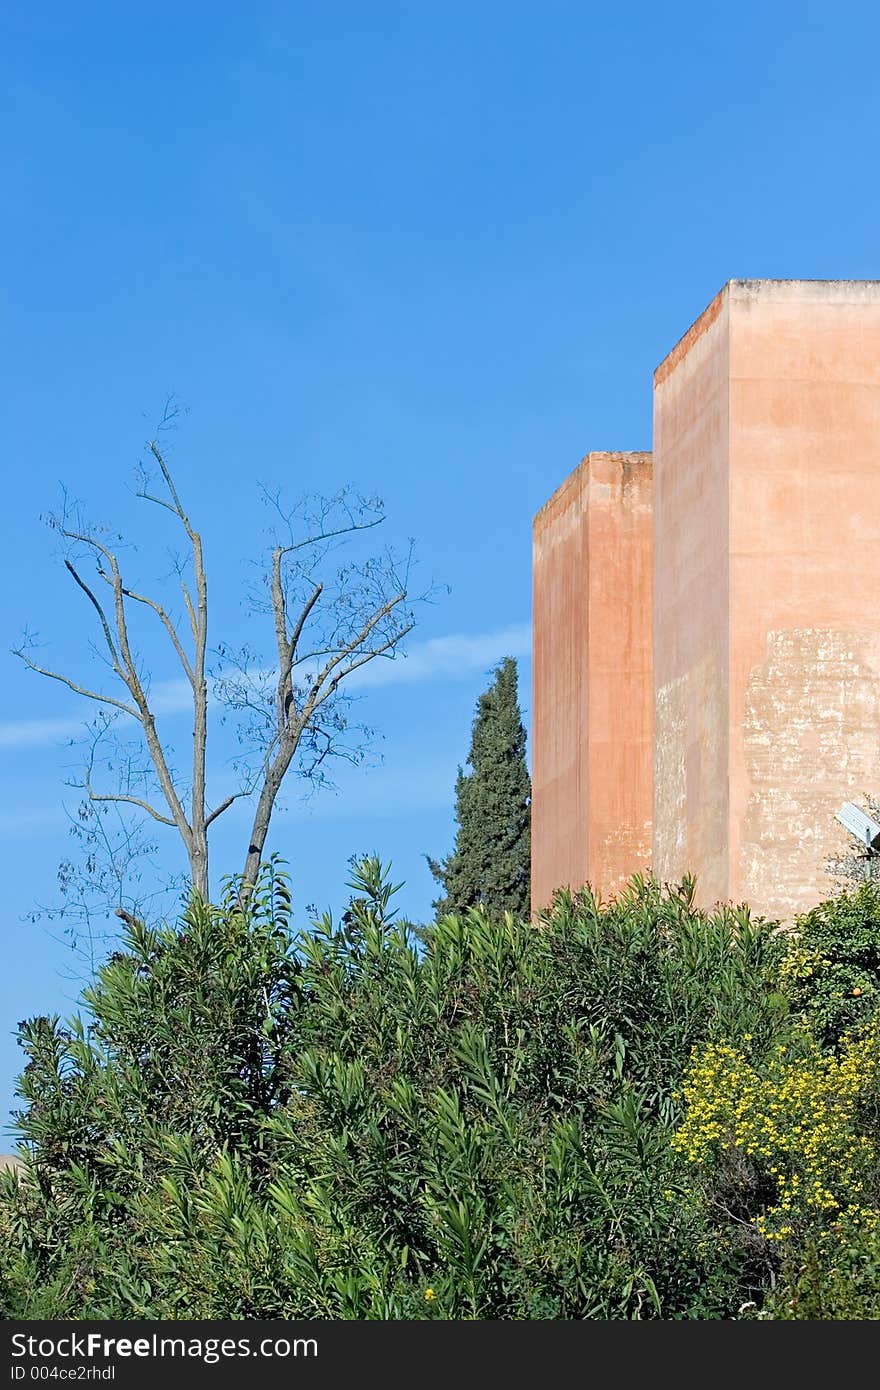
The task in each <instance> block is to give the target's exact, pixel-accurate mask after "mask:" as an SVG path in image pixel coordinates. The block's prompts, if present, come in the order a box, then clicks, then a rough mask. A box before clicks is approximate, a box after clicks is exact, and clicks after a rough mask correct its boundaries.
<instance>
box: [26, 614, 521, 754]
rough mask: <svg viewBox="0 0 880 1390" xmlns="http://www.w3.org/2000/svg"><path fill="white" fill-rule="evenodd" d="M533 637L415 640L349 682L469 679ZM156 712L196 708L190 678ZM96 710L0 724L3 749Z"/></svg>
mask: <svg viewBox="0 0 880 1390" xmlns="http://www.w3.org/2000/svg"><path fill="white" fill-rule="evenodd" d="M531 641H532V634H531V628H530V626H529V624H528V623H512V624H510V625H509V626H508V627H502V628H498V629H496V630H495V631H494V632H481V633H453V634H451V635H450V636H448V637H432V638H430V639H429V640H428V641H426V642H413V643H412V644H411V645H410V647H409V648H408V650H407V651H406V652H401V653H400V654H399V655H397V656H395V657H394V658H385V657H377V658H376V659H375V660H374V661H370V662H368V663H367V664H366V665H365V666H362V667H361V668H360V670H358V671H354V672H353V673H352V675H351V676H350V677H349V681H348V684H349V686H350V687H351V688H352V689H354V688H355V687H356V688H357V689H359V690H364V689H368V688H372V687H375V686H382V685H398V684H399V685H403V684H411V683H413V682H416V681H450V680H464V679H467V678H468V677H470V676H473V675H474V674H475V673H477V672H480V671H486V670H488V669H489V667H491V666H493V665H494V664H495V663H496V662H498V661H501V660H502V659H503V658H504V657H505V656H513V657H527V656H528V655H529V654H530V652H531ZM150 697H151V703H152V706H153V710H154V712H155V713H156V714H159V715H175V714H183V713H186V712H187V711H188V710H190V709H192V692H191V690H190V687H189V683H188V682H187V681H186V680H183V679H180V680H164V681H154V683H153V686H152V689H151V692H150ZM94 712H95V710H94V707H93V706H83V707H81V708H80V711H79V713H76V712H73V713H71V714H70V715H67V716H63V717H60V718H53V719H10V720H5V721H0V750H3V749H7V750H13V749H25V748H45V747H50V746H51V745H52V744H57V743H63V742H65V741H66V740H68V739H71V738H74V737H76V736H77V735H78V734H81V733H82V731H83V728H84V726H85V724H86V722H87V721H88V720H89V719H90V718H91V717H93V715H94Z"/></svg>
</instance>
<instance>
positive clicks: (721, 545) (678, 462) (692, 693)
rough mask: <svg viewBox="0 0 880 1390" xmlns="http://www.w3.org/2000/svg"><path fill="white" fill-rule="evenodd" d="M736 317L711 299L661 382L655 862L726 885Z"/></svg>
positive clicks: (712, 885) (659, 870)
mask: <svg viewBox="0 0 880 1390" xmlns="http://www.w3.org/2000/svg"><path fill="white" fill-rule="evenodd" d="M729 314H730V304H729V296H728V292H727V289H726V288H725V289H724V290H722V291H721V293H720V294H719V295H718V296H716V298H715V299H713V301H712V303H711V304H710V305H709V307H708V309H706V311H705V312H704V313H703V314H702V315H701V316H700V318H698V319H697V321H696V323H695V324H694V325H693V327H692V328H690V329H689V330H688V332H687V333H686V334H685V336H684V337H683V338H682V339H681V341H680V342H679V343H678V344H677V345H676V347H675V348H673V350H672V352H671V353H670V354H669V356H668V357H667V358H666V360H665V361H664V362H663V363H662V364H661V366H660V367H658V369H657V371H656V373H655V376H654V615H653V616H654V814H653V865H654V872H655V873H656V874H657V876H658V877H659V878H661V879H663V880H670V881H677V880H678V879H680V878H681V876H682V875H683V874H684V873H687V872H689V871H695V872H697V873H698V874H699V884H700V889H701V891H702V894H703V896H704V897H705V898H706V899H707V900H708V901H713V900H714V899H716V898H725V897H726V896H727V885H728V878H729V873H728V852H727V830H728V820H729V816H728V785H727V772H728V766H727V764H728V743H729V737H728V725H729V713H728V657H729V625H728V617H729V598H730V595H729V573H728V572H729V544H728V530H729V515H728V507H729V497H728V481H729V479H728V439H729V360H730V359H729Z"/></svg>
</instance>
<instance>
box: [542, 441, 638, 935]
mask: <svg viewBox="0 0 880 1390" xmlns="http://www.w3.org/2000/svg"><path fill="white" fill-rule="evenodd" d="M651 489H652V480H651V455H650V454H640V453H629V454H626V453H593V454H588V455H587V457H586V458H585V459H584V460H583V462H582V463H581V464H580V465H579V467H578V468H577V469H575V471H574V472H573V473H572V474H571V475H570V476H569V477H568V478H567V479H566V480H565V482H564V483H563V484H562V486H561V487H560V488H559V489H558V490H557V492H555V493H554V495H553V497H551V499H550V501H549V502H548V503H547V504H546V506H544V507H543V508H542V510H541V511H540V512H539V513H538V515H537V517H536V518H535V523H534V535H533V560H534V570H533V575H534V578H533V633H534V639H533V640H534V656H533V692H532V768H533V771H532V904H533V906H534V907H535V908H536V909H538V908H541V907H544V906H546V904H547V903H548V902H549V901H550V899H551V897H552V895H553V892H554V890H555V889H556V888H559V887H562V886H569V887H572V888H579V887H582V886H583V884H585V883H587V882H589V883H591V884H592V885H593V887H594V888H596V889H597V890H598V891H599V892H600V893H602V894H604V895H607V894H609V893H612V892H614V891H615V890H616V889H618V888H620V887H621V886H622V885H623V884H624V883H625V882H626V880H627V879H628V878H629V877H630V876H631V875H632V874H633V873H635V872H637V871H640V870H641V871H644V870H645V869H647V867H648V864H649V860H650V840H651V829H650V820H651V746H652V743H651V728H652V714H653V710H652V680H651Z"/></svg>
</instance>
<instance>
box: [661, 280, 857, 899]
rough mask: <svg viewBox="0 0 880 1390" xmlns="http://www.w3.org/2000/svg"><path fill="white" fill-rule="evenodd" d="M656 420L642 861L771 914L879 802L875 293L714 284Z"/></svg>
mask: <svg viewBox="0 0 880 1390" xmlns="http://www.w3.org/2000/svg"><path fill="white" fill-rule="evenodd" d="M654 421H655V438H654V497H655V548H654V556H655V576H654V582H655V598H656V602H655V617H654V680H655V730H656V746H655V758H654V770H655V791H654V867H655V870H656V871H657V873H658V874H660V875H661V876H663V877H665V878H672V877H678V876H680V874H681V872H683V871H684V870H686V869H692V870H694V871H695V872H696V873H697V874H698V877H699V883H700V896H701V899H702V900H703V901H704V902H706V903H710V902H712V901H714V900H716V899H718V898H721V899H726V898H734V899H739V898H746V899H747V900H748V901H749V902H751V903H752V905H753V906H754V907H755V908H756V909H758V910H759V911H762V912H765V913H767V914H768V915H770V916H774V917H776V916H778V917H780V918H783V919H787V918H790V917H791V916H792V915H793V914H794V913H795V912H796V911H799V910H801V909H803V908H805V907H809V906H811V905H812V904H814V903H815V902H816V901H817V900H818V899H819V898H820V897H821V896H822V894H823V893H824V892H825V891H826V890H827V888H828V886H829V885H828V880H827V879H826V877H825V875H824V873H823V869H822V865H823V863H824V861H825V860H826V859H827V857H828V856H829V854H832V853H834V852H835V851H837V850H838V849H840V848H841V846H842V844H843V843H844V841H843V839H842V837H841V833H840V831H839V829H838V827H837V826H836V823H835V821H834V812H835V810H836V809H837V808H838V806H839V805H840V803H841V801H843V800H845V799H848V798H857V797H858V796H859V795H860V793H861V792H863V791H865V790H874V791H876V790H877V777H878V769H880V608H878V606H877V605H876V604H875V603H874V602H873V599H872V595H871V582H872V576H873V573H874V572H875V570H876V561H877V555H878V548H880V506H878V504H877V485H878V483H880V283H877V282H865V281H855V282H847V281H760V280H758V281H731V282H730V283H729V284H728V285H727V286H726V287H725V288H724V290H722V291H721V293H720V294H719V295H718V296H717V297H716V299H715V300H713V302H712V304H711V305H710V306H709V308H708V309H707V310H706V312H705V313H704V314H703V315H702V316H701V318H700V319H698V320H697V322H696V323H695V324H694V326H693V328H691V329H690V330H689V332H688V333H687V334H686V335H685V337H684V338H683V339H682V340H681V342H680V343H679V344H678V346H677V347H676V348H674V349H673V351H672V353H671V354H670V355H669V357H667V359H666V360H665V362H663V363H662V364H661V366H660V367H659V368H658V371H657V373H656V375H655V415H654Z"/></svg>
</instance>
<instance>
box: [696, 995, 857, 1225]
mask: <svg viewBox="0 0 880 1390" xmlns="http://www.w3.org/2000/svg"><path fill="white" fill-rule="evenodd" d="M748 1041H750V1040H749V1039H744V1042H746V1043H747V1042H748ZM878 1095H880V1028H878V1025H877V1023H876V1022H875V1023H873V1024H872V1025H870V1026H869V1027H868V1028H867V1029H866V1030H864V1031H863V1032H862V1033H860V1034H856V1035H853V1036H851V1037H849V1038H847V1039H846V1040H844V1041H843V1042H842V1044H841V1048H840V1053H839V1056H835V1055H834V1054H829V1053H825V1052H822V1051H821V1049H820V1048H819V1047H818V1045H817V1044H816V1043H815V1042H813V1041H812V1040H808V1041H805V1042H804V1043H803V1046H802V1050H801V1051H800V1053H799V1054H798V1053H797V1052H793V1051H792V1049H791V1048H790V1047H787V1046H786V1045H784V1044H783V1045H780V1046H778V1047H777V1048H776V1049H775V1050H774V1051H773V1052H772V1053H771V1055H770V1057H769V1059H768V1060H766V1061H762V1060H758V1061H750V1060H749V1057H748V1055H747V1053H746V1051H745V1050H744V1049H743V1048H742V1047H735V1046H732V1045H730V1044H727V1043H717V1044H711V1045H710V1046H708V1047H707V1048H705V1049H703V1050H702V1051H700V1052H699V1053H698V1054H697V1055H696V1056H695V1057H694V1059H693V1062H692V1065H691V1068H690V1071H689V1073H688V1076H687V1079H686V1081H685V1084H684V1100H685V1103H686V1106H687V1112H686V1116H685V1120H684V1122H683V1124H682V1125H681V1127H680V1128H679V1130H678V1131H677V1133H676V1134H675V1136H674V1138H673V1140H672V1144H673V1148H675V1149H676V1150H677V1151H678V1152H680V1153H682V1154H684V1155H685V1157H686V1158H687V1160H688V1162H689V1163H691V1164H694V1165H696V1166H697V1167H699V1168H701V1169H703V1170H704V1171H706V1172H708V1173H712V1172H713V1171H714V1172H715V1173H717V1172H719V1171H720V1170H721V1171H723V1170H724V1168H725V1165H726V1167H727V1169H729V1168H730V1166H731V1159H739V1160H742V1161H744V1162H745V1165H746V1167H747V1168H748V1169H749V1170H750V1173H751V1178H752V1191H753V1192H754V1193H755V1194H757V1193H761V1194H762V1195H763V1203H762V1205H763V1209H762V1210H759V1211H754V1212H752V1213H750V1214H751V1215H752V1216H753V1217H754V1219H755V1227H756V1229H757V1230H758V1231H759V1232H760V1234H761V1235H763V1236H765V1237H766V1238H767V1239H768V1240H770V1241H785V1240H787V1239H790V1238H792V1237H794V1236H797V1237H799V1238H801V1239H803V1238H804V1237H805V1236H806V1235H807V1233H809V1232H811V1231H813V1230H814V1229H815V1228H816V1227H823V1226H825V1227H830V1228H831V1229H833V1224H834V1223H835V1222H838V1221H839V1220H840V1219H841V1218H844V1219H845V1220H846V1222H847V1223H848V1225H849V1226H852V1225H854V1224H858V1225H862V1226H869V1227H872V1228H873V1227H875V1226H876V1225H877V1224H878V1219H880V1210H878V1202H880V1184H878V1176H880V1175H878V1166H877V1165H878V1146H877V1133H876V1104H877V1099H878Z"/></svg>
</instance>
